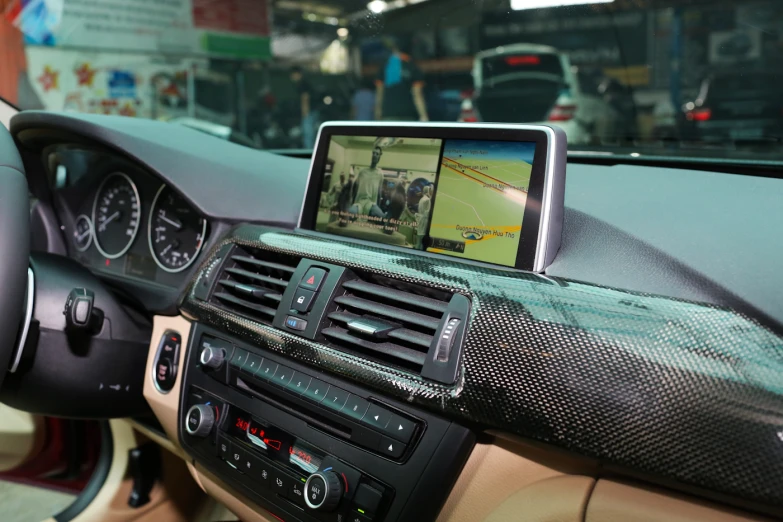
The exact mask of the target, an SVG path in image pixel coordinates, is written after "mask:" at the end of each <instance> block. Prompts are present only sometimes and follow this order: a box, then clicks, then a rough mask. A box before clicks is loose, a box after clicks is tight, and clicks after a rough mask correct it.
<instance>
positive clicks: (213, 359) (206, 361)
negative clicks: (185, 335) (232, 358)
mask: <svg viewBox="0 0 783 522" xmlns="http://www.w3.org/2000/svg"><path fill="white" fill-rule="evenodd" d="M225 358H226V352H224V351H223V349H222V348H212V347H211V346H207V347H205V348H204V349H203V350H201V356H200V357H199V360H200V361H201V364H203V365H204V366H208V367H209V368H212V369H214V370H217V369H218V368H220V367H221V366H223V360H224V359H225Z"/></svg>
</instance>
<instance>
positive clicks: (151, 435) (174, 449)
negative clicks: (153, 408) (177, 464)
mask: <svg viewBox="0 0 783 522" xmlns="http://www.w3.org/2000/svg"><path fill="white" fill-rule="evenodd" d="M126 422H127V423H128V424H129V425H130V426H131V427H132V428H133V429H134V430H136V431H138V432H139V433H141V434H143V435H144V436H145V437H147V438H148V439H150V440H152V441H153V442H155V443H156V444H158V445H159V446H160V447H162V448H163V449H165V450H166V451H168V452H170V453H172V454H174V455H176V456H177V457H179V458H181V459H183V460H187V458H188V456H187V455H186V454H185V450H183V449H182V447H181V446H180V445H179V444H174V443H173V442H171V441H170V440H169V439H168V438H166V437H164V436H162V435H160V434H159V433H157V432H155V431H152V430H151V429H149V428H148V427H146V426H145V425H143V424H141V423H140V422H137V421H135V420H133V419H126Z"/></svg>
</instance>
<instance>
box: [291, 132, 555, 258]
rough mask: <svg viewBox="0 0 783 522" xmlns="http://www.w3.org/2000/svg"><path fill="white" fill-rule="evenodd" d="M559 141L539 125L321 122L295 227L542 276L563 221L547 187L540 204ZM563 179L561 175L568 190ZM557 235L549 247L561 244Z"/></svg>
mask: <svg viewBox="0 0 783 522" xmlns="http://www.w3.org/2000/svg"><path fill="white" fill-rule="evenodd" d="M548 131H549V132H548ZM550 135H551V137H550ZM556 141H558V138H557V133H553V131H551V129H547V130H542V128H533V127H528V128H524V129H523V128H502V127H499V126H486V127H482V128H464V129H463V128H460V129H457V128H454V127H451V128H449V127H442V128H441V127H438V126H437V124H432V125H431V126H398V127H394V126H388V127H387V126H385V125H380V126H369V125H365V126H363V125H351V126H350V127H345V126H341V125H340V124H337V123H335V124H331V123H330V124H325V125H323V126H322V127H321V131H320V134H319V140H318V145H317V148H316V151H315V153H314V157H313V164H312V167H311V171H310V179H309V182H308V188H307V194H306V197H305V202H304V205H303V208H302V215H301V217H300V223H299V226H300V227H301V228H303V229H308V230H313V231H315V232H320V233H323V234H329V235H332V236H342V237H346V238H351V239H354V240H360V241H368V242H373V243H380V244H383V245H386V246H389V247H393V248H397V249H410V250H418V251H421V252H428V253H434V254H443V255H448V256H455V257H461V258H464V259H469V260H474V261H482V262H485V263H492V264H496V265H503V266H507V267H515V268H522V269H526V270H540V265H541V263H542V262H543V260H538V261H537V259H538V258H539V257H541V255H543V254H542V252H544V253H545V252H546V248H545V247H546V246H547V241H548V238H549V235H548V229H549V226H550V223H552V222H553V218H554V220H555V221H557V220H558V219H559V216H560V212H558V211H556V210H557V209H558V208H560V206H561V204H560V198H553V197H552V196H551V194H552V193H553V192H552V191H551V189H550V190H549V191H548V193H547V196H548V197H547V198H544V192H545V191H544V188H545V186H546V187H551V185H552V183H554V181H550V180H554V179H555V178H557V176H555V175H554V174H550V171H554V170H555V169H554V167H552V168H550V164H551V165H552V166H553V165H554V164H555V163H557V162H556V161H555V159H556V158H551V156H552V150H553V149H554V148H555V147H553V145H554V143H555V142H556ZM564 150H565V149H563V151H564ZM562 155H563V156H564V152H563V153H562ZM550 159H551V161H550ZM564 176H565V174H564V170H563V172H562V173H561V177H560V178H558V179H560V180H561V181H562V182H563V183H564ZM558 194H559V193H558ZM544 217H545V218H546V219H543V218H544ZM542 223H544V224H545V229H544V230H547V233H546V234H544V235H543V236H542V238H545V239H539V231H540V230H541V227H542ZM555 228H556V229H557V234H555V235H557V238H556V245H550V246H555V247H559V228H558V227H555ZM542 249H543V250H542ZM555 251H556V248H555ZM550 257H551V256H550Z"/></svg>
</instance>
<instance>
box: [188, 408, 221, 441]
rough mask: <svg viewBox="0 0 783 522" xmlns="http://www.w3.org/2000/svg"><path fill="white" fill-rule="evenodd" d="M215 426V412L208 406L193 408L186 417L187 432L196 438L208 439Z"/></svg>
mask: <svg viewBox="0 0 783 522" xmlns="http://www.w3.org/2000/svg"><path fill="white" fill-rule="evenodd" d="M214 425H215V410H214V409H213V408H212V407H211V406H207V405H206V404H196V405H194V406H191V407H190V409H189V410H188V414H187V415H186V416H185V430H186V431H187V432H188V433H189V434H190V435H193V436H194V437H206V436H207V435H209V432H211V431H212V426H214Z"/></svg>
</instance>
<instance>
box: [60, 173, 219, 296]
mask: <svg viewBox="0 0 783 522" xmlns="http://www.w3.org/2000/svg"><path fill="white" fill-rule="evenodd" d="M90 170H91V171H92V172H84V173H79V172H73V171H68V172H67V174H66V175H67V176H70V177H69V178H68V179H67V181H66V182H65V183H64V186H62V187H60V188H61V190H59V192H60V195H61V197H62V198H63V199H64V200H65V201H66V207H69V210H70V213H71V215H72V218H71V219H70V220H68V219H66V220H64V221H66V222H70V223H71V225H70V226H69V227H67V232H68V235H69V237H68V249H69V251H70V252H71V255H72V257H75V258H76V259H77V260H79V261H80V262H82V263H83V264H86V265H88V266H90V267H91V268H93V269H96V270H99V271H101V272H107V273H109V274H113V275H122V276H126V277H128V276H129V277H134V278H137V279H143V280H145V281H147V282H156V283H161V284H164V285H168V286H179V284H180V283H181V282H182V280H183V277H185V274H184V273H183V272H185V271H186V270H187V269H188V268H190V267H192V266H193V265H194V263H195V262H196V260H197V259H198V257H199V254H200V253H201V251H202V248H203V246H204V243H205V240H206V238H207V233H208V223H207V220H206V219H205V218H204V217H203V216H201V214H199V212H198V211H197V210H196V209H195V208H193V206H192V205H191V204H190V203H188V202H187V201H186V200H185V198H183V197H182V196H181V195H180V194H179V193H177V192H176V191H175V190H174V189H173V188H172V187H170V186H168V185H166V184H165V183H162V182H161V181H160V180H159V179H157V178H156V177H155V176H152V175H150V174H149V173H147V172H145V171H143V170H141V169H137V168H136V167H134V166H133V165H129V164H127V165H126V164H122V163H120V162H115V163H109V164H107V165H103V166H102V167H100V168H96V169H90ZM58 171H60V172H62V170H61V169H59V167H58Z"/></svg>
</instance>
